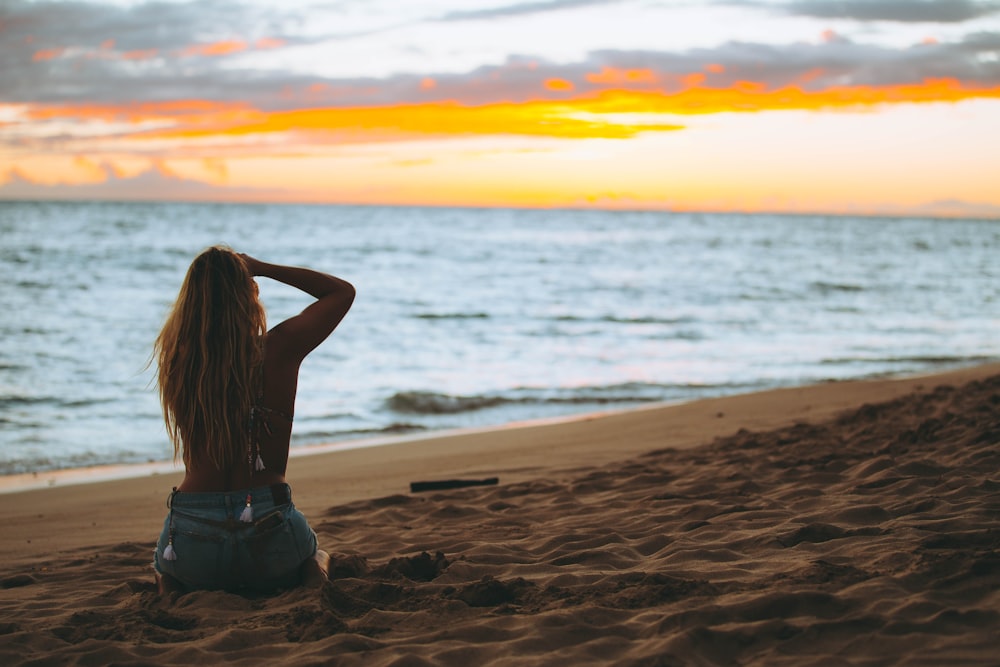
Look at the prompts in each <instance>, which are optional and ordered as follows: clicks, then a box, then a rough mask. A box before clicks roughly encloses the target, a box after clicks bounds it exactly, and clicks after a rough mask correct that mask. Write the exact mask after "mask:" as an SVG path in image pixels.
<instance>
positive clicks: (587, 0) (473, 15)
mask: <svg viewBox="0 0 1000 667" xmlns="http://www.w3.org/2000/svg"><path fill="white" fill-rule="evenodd" d="M621 1H622V0H547V1H545V2H519V3H516V4H513V5H501V6H498V7H492V8H489V9H472V10H466V11H456V12H448V13H447V14H445V15H443V16H441V17H440V18H439V19H438V20H439V21H479V20H482V19H493V18H505V17H508V16H523V15H525V14H541V13H544V12H554V11H560V10H563V9H575V8H577V7H587V6H590V5H607V4H613V3H618V2H621Z"/></svg>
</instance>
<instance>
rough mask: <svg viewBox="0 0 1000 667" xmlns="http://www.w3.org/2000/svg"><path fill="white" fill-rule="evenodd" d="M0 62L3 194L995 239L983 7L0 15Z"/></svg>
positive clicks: (351, 8) (747, 5) (296, 5)
mask: <svg viewBox="0 0 1000 667" xmlns="http://www.w3.org/2000/svg"><path fill="white" fill-rule="evenodd" d="M0 58H2V64H3V66H2V67H0V143H2V149H0V199H22V198H32V199H163V200H198V201H205V200H218V201H278V202H330V203H366V204H430V205H473V206H546V207H549V206H572V207H599V208H628V209H633V208H647V209H665V210H706V211H777V212H824V213H862V214H888V215H943V216H976V217H991V218H1000V0H998V1H995V2H986V1H981V2H973V1H972V0H927V1H924V0H841V1H833V0H707V1H704V2H695V1H691V0H621V1H617V2H615V1H602V0H525V1H521V2H518V1H516V0H507V1H506V2H505V1H504V0H485V1H479V0H461V1H460V0H441V1H433V0H419V1H418V0H322V1H316V2H274V0H270V1H268V2H258V1H255V0H225V1H222V2H214V1H208V0H205V1H197V2H165V1H162V0H161V1H159V2H125V1H119V2H112V1H110V0H105V1H103V2H77V1H74V0H66V1H61V2H46V1H40V2H27V1H25V0H3V2H2V3H0Z"/></svg>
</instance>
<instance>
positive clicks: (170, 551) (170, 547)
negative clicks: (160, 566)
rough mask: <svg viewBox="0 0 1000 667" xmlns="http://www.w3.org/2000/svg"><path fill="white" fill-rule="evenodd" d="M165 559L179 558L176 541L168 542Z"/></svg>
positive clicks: (164, 552) (164, 553)
mask: <svg viewBox="0 0 1000 667" xmlns="http://www.w3.org/2000/svg"><path fill="white" fill-rule="evenodd" d="M163 560H177V553H176V552H175V551H174V542H173V540H171V541H170V542H167V547H166V548H165V549H164V550H163Z"/></svg>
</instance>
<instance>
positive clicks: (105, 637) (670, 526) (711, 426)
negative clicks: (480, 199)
mask: <svg viewBox="0 0 1000 667" xmlns="http://www.w3.org/2000/svg"><path fill="white" fill-rule="evenodd" d="M490 476H497V477H499V481H500V483H499V484H498V485H496V486H484V487H476V488H467V489H457V490H450V491H432V492H427V493H417V494H411V493H409V486H408V485H409V482H411V481H416V480H433V479H447V478H454V477H470V478H476V477H490ZM177 479H178V477H177V475H173V474H169V475H156V476H145V477H141V478H135V479H125V480H117V481H111V482H102V483H98V484H85V485H75V486H71V485H56V486H55V487H53V488H49V489H42V490H36V491H25V492H21V493H14V494H5V495H0V527H2V534H3V539H2V541H0V664H4V665H20V664H24V665H42V664H59V665H63V664H79V665H93V664H112V663H115V664H184V665H192V664H247V665H254V664H261V663H265V662H275V663H279V664H297V665H298V664H337V665H341V664H343V665H396V666H403V665H480V664H495V665H581V664H602V665H603V664H615V665H813V664H815V665H841V664H842V665H896V664H904V665H911V664H912V665H994V664H1000V658H998V656H1000V551H998V549H1000V365H995V364H994V365H989V366H980V367H976V368H970V369H963V370H959V371H953V372H949V373H944V374H940V375H936V376H926V377H919V378H908V379H891V380H877V381H866V382H838V383H827V384H821V385H816V386H811V387H803V388H797V389H785V390H777V391H770V392H762V393H757V394H749V395H744V396H734V397H727V398H721V399H711V400H704V401H697V402H693V403H688V404H684V405H678V406H658V407H655V408H649V409H642V410H634V411H629V412H624V413H617V414H607V415H595V416H591V417H588V418H585V419H575V420H570V421H567V422H565V423H551V424H545V425H531V426H522V427H507V428H499V429H492V430H487V431H482V432H471V433H463V434H458V435H448V436H440V437H431V438H422V439H419V440H417V441H413V442H406V443H400V444H396V445H392V446H384V447H377V448H367V449H356V450H349V451H343V452H335V453H328V454H323V455H317V456H310V457H302V458H296V459H293V461H292V463H291V467H290V470H289V481H290V482H291V484H292V487H293V496H294V499H295V501H296V504H297V505H298V506H299V508H300V509H301V510H303V512H305V514H306V515H307V516H308V517H309V518H310V520H311V522H312V524H313V527H314V528H315V529H316V532H317V534H318V535H319V539H320V544H321V546H322V547H323V548H325V549H326V550H328V551H329V552H330V553H331V555H332V556H333V570H332V573H331V581H329V582H328V583H326V584H324V585H323V587H322V588H312V589H306V588H299V589H295V590H291V591H286V592H283V593H279V594H275V595H271V596H257V597H246V596H241V595H236V594H231V593H224V592H193V593H187V594H177V593H174V594H170V595H167V596H160V595H158V594H157V593H156V590H155V587H154V585H153V579H152V576H151V574H150V569H149V562H150V559H151V553H152V548H153V541H154V539H155V536H156V534H157V533H158V530H159V526H160V523H161V521H162V518H163V513H164V511H165V507H164V500H165V497H166V494H167V492H168V491H169V488H170V487H171V486H172V485H173V484H176V483H177Z"/></svg>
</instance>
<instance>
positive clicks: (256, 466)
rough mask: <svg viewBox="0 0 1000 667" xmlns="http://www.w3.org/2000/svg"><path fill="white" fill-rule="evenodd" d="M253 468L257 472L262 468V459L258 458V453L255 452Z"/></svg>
mask: <svg viewBox="0 0 1000 667" xmlns="http://www.w3.org/2000/svg"><path fill="white" fill-rule="evenodd" d="M254 469H255V470H256V471H257V472H260V471H261V470H263V469H264V459H262V458H260V454H257V463H255V464H254Z"/></svg>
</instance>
